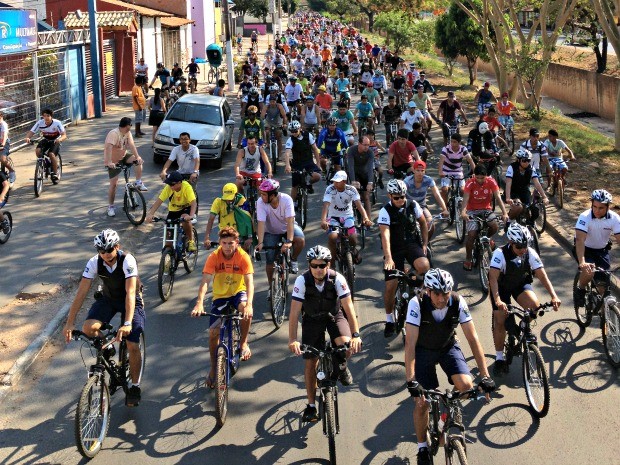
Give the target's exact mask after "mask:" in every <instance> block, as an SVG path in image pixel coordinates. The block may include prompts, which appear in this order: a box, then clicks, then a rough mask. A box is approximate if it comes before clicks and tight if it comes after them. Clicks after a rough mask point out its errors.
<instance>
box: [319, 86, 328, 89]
mask: <svg viewBox="0 0 620 465" xmlns="http://www.w3.org/2000/svg"><path fill="white" fill-rule="evenodd" d="M319 90H327V87H325V86H319Z"/></svg>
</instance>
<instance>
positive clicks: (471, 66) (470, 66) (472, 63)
mask: <svg viewBox="0 0 620 465" xmlns="http://www.w3.org/2000/svg"><path fill="white" fill-rule="evenodd" d="M475 67H476V59H475V58H474V59H473V60H472V59H471V58H470V57H467V70H468V71H469V85H470V86H473V85H474V83H475V82H476V70H475Z"/></svg>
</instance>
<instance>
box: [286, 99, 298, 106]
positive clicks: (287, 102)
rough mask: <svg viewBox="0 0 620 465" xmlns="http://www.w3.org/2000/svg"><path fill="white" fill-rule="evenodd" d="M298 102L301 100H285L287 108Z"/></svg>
mask: <svg viewBox="0 0 620 465" xmlns="http://www.w3.org/2000/svg"><path fill="white" fill-rule="evenodd" d="M299 102H301V100H300V99H297V100H291V101H289V100H287V101H286V105H287V106H288V107H289V108H291V107H292V106H295V105H297V104H298V103H299Z"/></svg>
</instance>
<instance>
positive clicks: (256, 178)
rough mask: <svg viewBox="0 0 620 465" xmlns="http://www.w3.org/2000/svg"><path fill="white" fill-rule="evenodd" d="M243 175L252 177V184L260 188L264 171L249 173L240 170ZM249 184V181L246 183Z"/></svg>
mask: <svg viewBox="0 0 620 465" xmlns="http://www.w3.org/2000/svg"><path fill="white" fill-rule="evenodd" d="M239 174H240V175H241V176H244V177H246V178H252V181H251V183H252V185H253V186H254V187H256V188H257V189H258V186H259V184H260V183H261V181H262V180H263V173H248V172H247V171H239ZM245 184H246V185H247V182H246V183H245Z"/></svg>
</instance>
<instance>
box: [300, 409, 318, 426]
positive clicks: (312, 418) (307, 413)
mask: <svg viewBox="0 0 620 465" xmlns="http://www.w3.org/2000/svg"><path fill="white" fill-rule="evenodd" d="M301 421H303V422H304V423H316V422H317V421H319V412H317V411H316V407H310V406H309V405H308V406H306V410H304V414H303V416H302V417H301Z"/></svg>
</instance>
